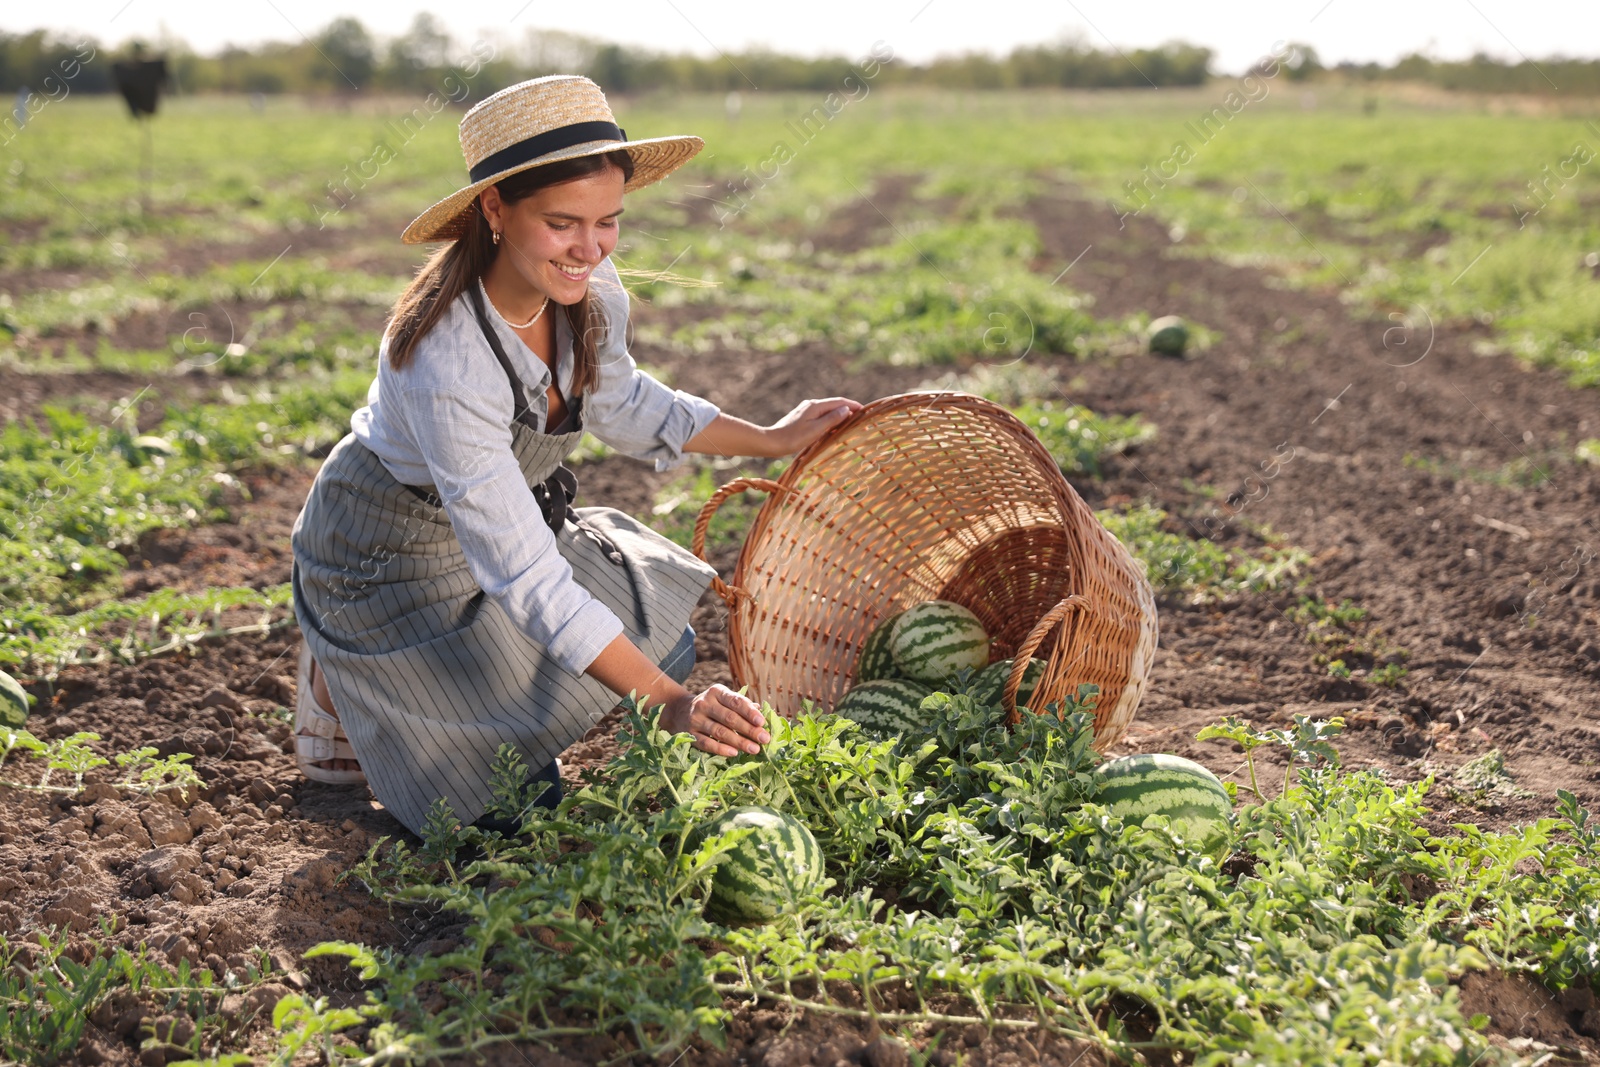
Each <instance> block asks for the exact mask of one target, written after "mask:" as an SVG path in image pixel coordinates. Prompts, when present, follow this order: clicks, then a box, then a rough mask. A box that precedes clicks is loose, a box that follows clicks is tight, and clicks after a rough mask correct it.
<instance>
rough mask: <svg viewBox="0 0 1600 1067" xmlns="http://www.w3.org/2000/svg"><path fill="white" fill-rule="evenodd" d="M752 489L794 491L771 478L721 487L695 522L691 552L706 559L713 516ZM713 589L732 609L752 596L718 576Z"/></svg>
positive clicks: (712, 586) (755, 479) (738, 481)
mask: <svg viewBox="0 0 1600 1067" xmlns="http://www.w3.org/2000/svg"><path fill="white" fill-rule="evenodd" d="M750 489H759V490H761V491H762V492H764V493H788V492H791V491H792V490H790V489H789V487H788V486H785V485H782V484H781V483H779V482H775V481H773V480H772V479H771V478H735V479H734V480H733V481H731V482H728V483H727V484H726V485H722V486H719V487H718V488H717V491H716V492H714V493H712V494H711V496H710V498H709V499H707V500H706V502H705V504H703V505H702V506H701V508H700V515H699V517H698V518H696V519H695V520H694V536H693V537H691V538H690V540H689V550H690V551H691V552H693V553H694V554H695V555H696V556H698V557H700V558H701V559H702V560H704V559H705V558H706V530H707V529H708V528H709V527H710V526H711V516H713V515H715V514H716V513H717V509H718V508H720V507H721V506H722V503H723V501H725V500H727V499H728V498H729V497H730V496H732V495H733V494H735V493H743V492H745V491H746V490H750ZM711 588H713V589H715V590H716V591H717V595H718V596H720V597H721V598H722V599H723V600H724V601H726V602H727V604H728V606H729V607H730V608H731V607H733V605H734V602H735V601H737V600H738V599H739V598H740V597H748V596H749V595H750V594H749V593H748V592H746V591H745V590H743V589H740V588H739V587H738V586H734V585H729V584H728V583H726V582H724V581H723V580H722V579H721V578H720V577H718V576H717V575H712V576H711Z"/></svg>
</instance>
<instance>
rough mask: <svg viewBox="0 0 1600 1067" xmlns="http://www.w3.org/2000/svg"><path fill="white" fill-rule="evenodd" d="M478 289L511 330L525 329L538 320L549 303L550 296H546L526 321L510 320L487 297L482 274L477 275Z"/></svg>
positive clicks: (487, 292) (487, 293) (487, 291)
mask: <svg viewBox="0 0 1600 1067" xmlns="http://www.w3.org/2000/svg"><path fill="white" fill-rule="evenodd" d="M478 291H479V292H480V293H482V294H483V299H484V302H485V303H487V304H488V305H489V306H490V307H492V308H494V313H495V314H496V315H500V321H501V322H503V323H505V324H506V325H507V326H509V327H511V328H512V329H513V330H526V329H527V328H528V327H529V326H532V325H533V324H534V323H536V322H538V321H539V316H540V315H543V314H544V309H545V308H546V307H548V306H549V305H550V297H549V296H546V297H545V298H544V300H543V301H542V302H541V303H540V304H539V310H538V311H535V312H534V313H533V318H531V319H529V320H528V321H527V322H512V321H511V320H510V319H508V318H506V317H505V316H504V315H501V314H500V309H499V308H496V307H494V301H493V300H490V299H489V290H487V289H485V288H484V286H483V277H482V275H479V277H478Z"/></svg>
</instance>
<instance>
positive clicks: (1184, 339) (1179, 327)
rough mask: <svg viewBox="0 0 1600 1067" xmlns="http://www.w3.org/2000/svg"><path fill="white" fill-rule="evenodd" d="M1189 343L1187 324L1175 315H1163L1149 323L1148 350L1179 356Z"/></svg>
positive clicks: (1164, 354) (1159, 353)
mask: <svg viewBox="0 0 1600 1067" xmlns="http://www.w3.org/2000/svg"><path fill="white" fill-rule="evenodd" d="M1188 343H1189V326H1188V324H1187V323H1186V322H1184V321H1183V320H1182V319H1181V318H1179V317H1178V316H1176V315H1163V316H1161V317H1160V318H1159V319H1156V320H1155V321H1154V322H1152V323H1151V324H1150V351H1152V352H1154V353H1155V354H1156V355H1158V356H1181V355H1183V349H1184V347H1185V346H1186V345H1188Z"/></svg>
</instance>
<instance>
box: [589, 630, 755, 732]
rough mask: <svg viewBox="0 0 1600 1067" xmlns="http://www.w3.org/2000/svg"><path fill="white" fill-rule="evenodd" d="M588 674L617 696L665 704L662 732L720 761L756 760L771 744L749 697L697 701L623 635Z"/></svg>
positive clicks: (722, 694) (715, 689) (728, 693)
mask: <svg viewBox="0 0 1600 1067" xmlns="http://www.w3.org/2000/svg"><path fill="white" fill-rule="evenodd" d="M586 673H588V675H589V676H590V677H591V678H593V679H595V680H596V681H597V682H599V683H600V684H601V685H604V686H605V687H606V688H608V689H610V690H611V691H612V692H614V693H636V694H638V696H639V698H640V700H641V701H643V702H644V704H645V705H646V706H647V707H654V706H655V705H657V704H663V705H665V707H664V708H663V709H662V712H661V728H662V729H663V730H666V731H668V732H670V733H688V734H691V735H693V737H694V743H695V747H696V748H699V749H701V750H703V751H706V752H710V753H711V754H712V755H716V756H737V755H738V754H739V753H741V752H748V753H751V754H752V755H753V754H755V753H757V752H760V751H761V746H762V745H764V744H766V743H767V742H768V741H771V740H772V735H771V734H769V733H767V731H766V721H765V720H764V719H763V718H762V716H761V709H760V708H758V707H757V706H756V704H755V702H754V701H752V700H750V698H748V697H745V696H741V695H740V694H738V693H735V692H734V691H733V690H731V689H729V688H728V687H727V686H724V685H713V686H712V687H711V688H709V689H707V690H706V691H705V692H703V693H701V694H699V695H698V696H697V695H695V694H693V693H691V692H689V691H688V690H687V689H685V688H684V687H683V686H681V685H679V684H678V683H677V682H675V681H673V680H672V679H671V678H669V677H667V675H666V672H664V671H663V670H662V669H661V668H660V667H658V666H656V665H655V664H654V663H651V662H650V660H649V659H648V658H647V657H646V656H645V654H644V653H643V652H640V651H639V648H638V646H637V645H635V644H634V643H633V642H632V641H629V640H628V637H627V635H626V634H619V635H618V636H617V637H616V638H614V639H613V640H612V641H611V643H610V644H608V645H607V646H606V647H605V648H603V649H602V650H601V651H600V655H598V656H596V657H595V659H594V662H593V663H591V664H589V668H588V671H587V672H586Z"/></svg>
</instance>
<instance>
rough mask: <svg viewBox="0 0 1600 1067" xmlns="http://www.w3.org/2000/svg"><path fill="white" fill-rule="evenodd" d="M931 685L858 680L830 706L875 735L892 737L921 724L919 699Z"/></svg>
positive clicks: (890, 680) (924, 695)
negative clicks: (857, 683) (859, 681)
mask: <svg viewBox="0 0 1600 1067" xmlns="http://www.w3.org/2000/svg"><path fill="white" fill-rule="evenodd" d="M932 692H933V689H932V687H930V686H927V685H924V684H922V683H921V682H916V681H912V680H911V679H909V678H879V679H876V680H874V681H871V682H862V683H861V684H860V685H857V686H855V687H854V688H852V689H851V690H850V692H848V693H846V694H845V695H844V697H843V699H841V700H840V701H839V703H838V704H836V705H834V708H833V711H834V714H835V715H843V716H844V717H845V718H847V719H850V720H851V721H853V722H858V723H860V724H861V728H862V729H863V730H866V731H867V732H868V733H871V734H874V735H876V736H878V737H893V736H894V735H896V734H903V733H905V732H907V731H908V730H912V729H915V728H918V727H921V726H922V725H923V723H924V722H925V720H924V718H923V716H922V701H923V698H924V697H927V696H928V695H929V694H931V693H932Z"/></svg>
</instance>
